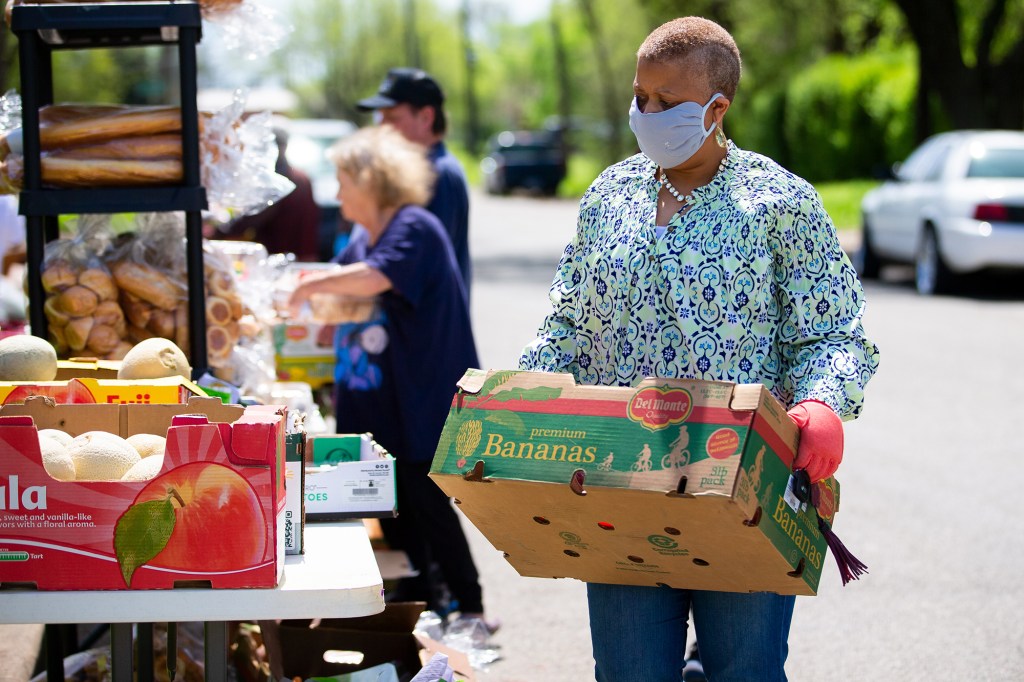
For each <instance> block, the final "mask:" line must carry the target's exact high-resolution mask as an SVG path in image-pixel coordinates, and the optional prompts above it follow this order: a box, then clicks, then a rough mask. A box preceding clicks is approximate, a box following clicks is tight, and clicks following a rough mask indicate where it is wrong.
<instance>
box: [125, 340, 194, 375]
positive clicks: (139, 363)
mask: <svg viewBox="0 0 1024 682" xmlns="http://www.w3.org/2000/svg"><path fill="white" fill-rule="evenodd" d="M174 376H183V377H185V378H186V379H191V378H192V367H190V366H189V364H188V358H186V357H185V353H183V352H182V350H181V349H180V348H178V346H177V344H175V343H174V342H173V341H171V340H170V339H165V338H162V337H156V336H155V337H153V338H151V339H145V340H144V341H140V342H138V343H137V344H135V345H134V346H133V347H132V349H131V350H130V351H128V352H127V353H126V354H125V356H124V359H123V360H121V369H119V370H118V371H117V378H118V379H129V380H135V379H160V378H163V377H174Z"/></svg>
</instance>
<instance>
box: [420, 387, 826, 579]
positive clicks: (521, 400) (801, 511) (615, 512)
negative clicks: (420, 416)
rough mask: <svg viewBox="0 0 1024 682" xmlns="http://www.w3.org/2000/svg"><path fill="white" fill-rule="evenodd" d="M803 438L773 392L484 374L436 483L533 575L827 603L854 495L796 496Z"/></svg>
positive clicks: (443, 450)
mask: <svg viewBox="0 0 1024 682" xmlns="http://www.w3.org/2000/svg"><path fill="white" fill-rule="evenodd" d="M797 439H798V429H797V427H796V425H795V424H794V423H793V422H792V420H791V419H790V418H789V416H788V415H787V414H786V411H785V409H784V408H783V406H782V405H781V404H780V403H779V402H778V401H777V400H776V399H775V398H774V397H772V396H771V394H770V393H769V392H768V391H767V389H765V388H764V387H763V386H761V385H758V384H749V385H746V384H732V383H726V382H707V381H697V380H681V379H646V380H644V381H643V382H642V383H640V384H639V385H638V386H635V387H609V386H578V385H576V383H575V382H574V380H573V377H572V376H571V375H569V374H553V373H544V372H516V371H490V372H483V371H480V370H469V372H467V373H466V375H465V376H464V377H463V378H462V380H461V381H460V382H459V392H458V393H457V394H456V395H455V398H454V400H453V402H452V407H451V411H450V413H449V416H448V419H447V421H446V423H445V426H444V430H443V432H442V434H441V438H440V442H439V443H438V448H437V452H436V455H435V457H434V460H433V463H432V466H431V472H430V477H431V478H432V479H433V480H434V481H435V482H436V483H437V484H438V485H439V486H440V487H441V488H442V489H443V490H444V491H445V493H447V494H448V495H450V496H452V497H454V498H455V499H456V502H457V503H458V504H459V507H460V509H461V510H462V511H463V512H464V513H465V515H466V516H467V517H468V518H469V520H470V521H472V522H473V524H474V525H475V526H476V527H477V528H478V529H479V530H480V531H481V532H482V533H483V534H484V535H485V536H486V537H487V539H488V540H489V541H490V542H491V544H492V545H494V546H495V547H496V548H497V549H499V550H502V551H503V552H504V553H505V557H506V559H507V560H508V561H509V563H510V564H512V566H513V567H514V568H515V569H516V570H517V571H518V572H519V574H520V575H523V576H531V577H543V578H552V577H554V578H560V577H569V578H578V579H580V580H583V581H587V582H599V583H613V584H626V585H667V586H670V587H677V588H689V589H702V590H719V591H727V592H754V591H768V592H775V593H778V594H803V595H813V594H816V592H817V589H818V581H819V579H820V576H821V568H822V562H823V559H824V556H825V552H826V549H827V543H826V540H825V538H824V536H823V535H822V533H821V532H820V531H819V527H818V516H817V514H818V513H820V514H821V515H822V518H824V519H825V520H826V521H829V522H831V520H832V516H833V514H834V513H835V510H836V509H837V507H838V501H839V485H838V483H837V482H836V481H835V479H831V478H830V479H828V480H827V481H824V482H822V483H818V484H816V490H814V491H813V492H814V494H815V495H816V499H818V500H819V502H818V509H819V510H820V511H816V510H815V508H814V507H813V506H810V505H808V504H807V503H803V502H801V501H800V500H799V499H798V498H797V497H796V496H794V494H793V491H792V480H793V476H792V462H793V457H794V452H795V451H796V445H797ZM805 499H806V498H805Z"/></svg>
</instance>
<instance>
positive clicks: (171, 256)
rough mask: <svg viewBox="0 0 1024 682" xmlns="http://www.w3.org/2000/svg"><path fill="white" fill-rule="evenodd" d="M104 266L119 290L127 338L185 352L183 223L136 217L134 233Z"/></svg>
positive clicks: (168, 216) (162, 216) (163, 216)
mask: <svg viewBox="0 0 1024 682" xmlns="http://www.w3.org/2000/svg"><path fill="white" fill-rule="evenodd" d="M107 264H108V266H109V268H110V271H111V273H113V275H114V279H115V281H116V282H117V284H118V287H119V288H120V290H121V298H120V301H121V307H122V308H123V309H124V313H125V318H126V320H127V325H128V337H129V340H130V341H131V342H133V343H138V342H139V341H143V340H145V339H148V338H152V337H154V336H160V337H163V338H165V339H170V340H171V341H174V343H175V344H177V345H178V347H179V348H181V349H182V350H183V351H184V352H185V353H186V355H187V354H188V352H189V336H188V306H187V305H186V301H187V298H188V287H187V283H186V282H187V279H186V269H185V223H184V220H183V219H182V217H181V215H180V214H177V213H147V214H137V215H136V216H135V229H134V230H133V231H130V232H127V233H125V234H124V235H123V236H122V239H121V242H120V244H119V245H118V246H117V247H116V248H114V249H112V250H111V251H110V252H108V255H107Z"/></svg>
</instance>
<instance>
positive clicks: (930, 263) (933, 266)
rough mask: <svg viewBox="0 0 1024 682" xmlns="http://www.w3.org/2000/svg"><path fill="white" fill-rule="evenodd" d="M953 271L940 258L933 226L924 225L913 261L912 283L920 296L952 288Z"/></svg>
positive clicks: (947, 290)
mask: <svg viewBox="0 0 1024 682" xmlns="http://www.w3.org/2000/svg"><path fill="white" fill-rule="evenodd" d="M953 279H954V275H953V271H952V270H950V269H949V266H948V265H946V262H945V261H944V260H943V258H942V250H941V249H940V248H939V238H938V236H937V235H936V234H935V228H934V227H932V226H931V225H926V226H925V228H924V232H923V233H922V234H921V243H920V245H919V246H918V248H917V257H916V259H915V261H914V285H915V286H916V288H917V293H919V294H921V295H922V296H931V295H933V294H943V293H948V292H950V291H952V289H953Z"/></svg>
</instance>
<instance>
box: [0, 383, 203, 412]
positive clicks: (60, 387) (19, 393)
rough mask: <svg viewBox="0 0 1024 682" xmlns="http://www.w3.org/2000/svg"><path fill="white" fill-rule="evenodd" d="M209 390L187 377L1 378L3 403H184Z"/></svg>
mask: <svg viewBox="0 0 1024 682" xmlns="http://www.w3.org/2000/svg"><path fill="white" fill-rule="evenodd" d="M205 395H206V392H205V391H204V390H203V389H202V388H200V387H199V386H198V385H196V384H194V383H192V382H191V381H189V380H188V379H186V378H185V377H180V376H179V377H165V378H160V379H140V380H137V381H128V380H122V379H97V378H94V377H85V376H82V377H74V378H70V379H65V380H59V381H0V403H3V404H5V405H6V404H8V403H22V402H25V400H27V399H28V398H31V397H33V396H46V397H48V398H52V399H53V401H54V402H57V403H65V404H89V403H137V404H143V405H144V404H149V403H184V402H188V400H189V398H191V397H192V396H205Z"/></svg>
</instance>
